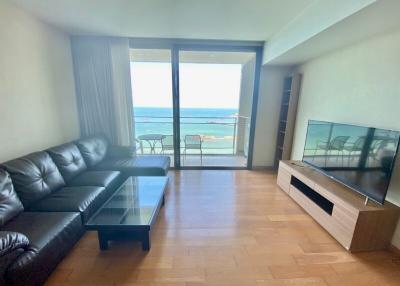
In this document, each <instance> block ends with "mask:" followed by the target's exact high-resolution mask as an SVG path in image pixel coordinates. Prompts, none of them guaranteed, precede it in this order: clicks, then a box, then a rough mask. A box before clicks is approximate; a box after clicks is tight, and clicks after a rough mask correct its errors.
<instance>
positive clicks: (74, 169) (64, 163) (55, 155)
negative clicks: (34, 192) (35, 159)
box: [46, 143, 87, 182]
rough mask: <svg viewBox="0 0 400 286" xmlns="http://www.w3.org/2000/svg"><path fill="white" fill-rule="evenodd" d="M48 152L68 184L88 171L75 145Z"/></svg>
mask: <svg viewBox="0 0 400 286" xmlns="http://www.w3.org/2000/svg"><path fill="white" fill-rule="evenodd" d="M46 151H47V153H49V154H50V157H51V158H52V159H53V161H54V163H55V164H56V165H57V167H58V169H59V170H60V173H61V175H62V176H63V178H64V180H65V181H66V182H68V181H69V180H71V179H72V178H74V177H75V176H77V175H79V174H80V173H82V172H83V171H85V170H86V169H87V168H86V164H85V161H84V160H83V157H82V154H81V152H80V151H79V149H78V147H77V146H76V145H75V144H73V143H67V144H63V145H60V146H56V147H53V148H50V149H48V150H46Z"/></svg>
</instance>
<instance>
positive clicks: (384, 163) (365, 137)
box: [303, 120, 400, 203]
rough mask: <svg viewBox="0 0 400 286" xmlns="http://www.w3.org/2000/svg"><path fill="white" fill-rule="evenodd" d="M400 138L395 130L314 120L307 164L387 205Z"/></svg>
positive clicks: (310, 126)
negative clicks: (387, 195) (386, 197)
mask: <svg viewBox="0 0 400 286" xmlns="http://www.w3.org/2000/svg"><path fill="white" fill-rule="evenodd" d="M399 135H400V133H399V132H397V131H392V130H385V129H377V128H370V127H362V126H355V125H347V124H339V123H331V122H322V121H311V120H310V121H309V123H308V128H307V138H306V142H305V147H304V153H303V161H304V162H306V163H309V164H311V165H312V166H314V167H316V168H318V169H320V170H322V171H323V172H324V173H326V174H327V175H329V176H332V177H333V178H335V179H337V180H339V181H341V182H342V183H344V184H346V185H347V186H349V187H351V188H352V189H354V190H356V191H358V192H360V193H362V194H364V195H366V196H368V197H369V198H371V199H373V200H375V201H377V202H379V203H383V202H384V200H385V196H386V192H387V189H388V186H389V183H390V177H391V174H392V168H393V163H394V160H395V157H396V152H397V146H398V143H399Z"/></svg>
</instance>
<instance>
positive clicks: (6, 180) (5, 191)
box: [0, 169, 24, 226]
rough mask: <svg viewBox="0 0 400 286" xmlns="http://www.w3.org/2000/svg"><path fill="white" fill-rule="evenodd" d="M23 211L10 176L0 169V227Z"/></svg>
mask: <svg viewBox="0 0 400 286" xmlns="http://www.w3.org/2000/svg"><path fill="white" fill-rule="evenodd" d="M23 210H24V207H23V206H22V203H21V201H20V200H19V198H18V196H17V194H16V193H15V190H14V186H13V184H12V182H11V178H10V175H9V174H8V173H7V172H6V171H4V170H1V169H0V226H2V225H4V224H5V223H6V222H8V221H9V220H10V219H12V218H13V217H15V216H16V215H17V214H19V213H20V212H22V211H23Z"/></svg>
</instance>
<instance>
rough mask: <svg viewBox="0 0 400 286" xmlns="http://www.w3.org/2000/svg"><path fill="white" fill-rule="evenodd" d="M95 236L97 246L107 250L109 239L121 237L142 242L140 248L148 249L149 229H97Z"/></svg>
mask: <svg viewBox="0 0 400 286" xmlns="http://www.w3.org/2000/svg"><path fill="white" fill-rule="evenodd" d="M97 237H98V240H99V247H100V250H107V249H108V242H109V241H110V240H119V239H121V238H130V239H134V240H137V241H140V242H141V243H142V249H143V250H145V251H148V250H150V246H151V243H150V241H151V240H150V237H151V231H150V228H149V229H147V230H146V229H143V230H132V231H105V230H98V231H97Z"/></svg>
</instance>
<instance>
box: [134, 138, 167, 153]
mask: <svg viewBox="0 0 400 286" xmlns="http://www.w3.org/2000/svg"><path fill="white" fill-rule="evenodd" d="M164 137H165V135H162V134H145V135H140V136H138V139H139V140H140V141H146V142H147V143H149V145H150V154H155V153H156V144H157V142H160V143H161V140H162V139H164ZM140 147H141V151H142V153H143V145H142V142H140Z"/></svg>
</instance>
